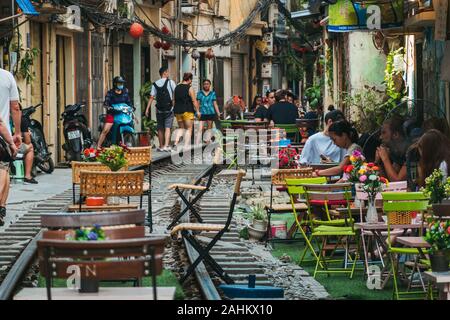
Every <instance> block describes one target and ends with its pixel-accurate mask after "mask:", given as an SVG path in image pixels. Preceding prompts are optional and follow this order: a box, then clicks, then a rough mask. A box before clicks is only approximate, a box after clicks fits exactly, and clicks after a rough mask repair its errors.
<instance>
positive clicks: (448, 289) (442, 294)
mask: <svg viewBox="0 0 450 320" xmlns="http://www.w3.org/2000/svg"><path fill="white" fill-rule="evenodd" d="M424 275H425V278H427V279H429V280H431V281H433V282H435V283H436V285H437V287H438V289H439V300H450V272H432V271H425V272H424Z"/></svg>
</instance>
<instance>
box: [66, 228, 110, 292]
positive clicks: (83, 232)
mask: <svg viewBox="0 0 450 320" xmlns="http://www.w3.org/2000/svg"><path fill="white" fill-rule="evenodd" d="M68 240H75V241H105V240H106V235H105V231H104V230H103V229H102V227H101V226H100V225H98V224H94V226H93V227H92V228H81V229H77V230H75V231H74V233H73V237H70V236H69V239H68ZM99 285H100V281H99V280H91V279H85V278H83V277H81V279H80V289H79V290H78V291H79V292H80V293H98V290H99Z"/></svg>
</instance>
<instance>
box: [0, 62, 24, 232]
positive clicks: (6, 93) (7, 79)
mask: <svg viewBox="0 0 450 320" xmlns="http://www.w3.org/2000/svg"><path fill="white" fill-rule="evenodd" d="M10 117H12V120H13V123H14V128H15V133H14V135H13V136H12V139H11V134H12V133H11V132H12V130H11V127H10V125H9V122H10ZM21 119H22V111H20V106H19V90H18V89H17V84H16V80H15V79H14V76H13V75H12V74H11V73H10V72H8V71H6V70H5V69H1V68H0V120H1V126H2V127H3V129H2V132H3V134H2V137H3V138H4V139H5V141H6V142H7V143H8V144H9V147H10V148H11V151H13V156H15V154H14V153H16V154H17V152H18V153H22V154H26V153H27V152H28V151H29V147H28V146H27V145H25V144H23V143H22V132H21V131H22V130H21V126H20V123H21ZM4 127H6V130H4ZM6 131H7V133H8V134H6ZM12 144H14V145H12ZM27 158H29V157H27ZM31 159H32V158H31ZM25 162H27V159H25ZM31 165H32V163H31ZM25 166H27V163H25ZM28 167H29V168H31V166H30V164H29V163H28ZM30 172H31V169H30ZM30 175H31V173H30ZM27 178H31V179H32V177H31V176H28V177H27V176H26V177H25V180H27ZM0 191H1V192H0V218H1V219H0V220H1V221H0V224H1V222H3V217H4V216H5V215H6V201H7V199H8V193H9V166H8V164H7V163H4V162H0Z"/></svg>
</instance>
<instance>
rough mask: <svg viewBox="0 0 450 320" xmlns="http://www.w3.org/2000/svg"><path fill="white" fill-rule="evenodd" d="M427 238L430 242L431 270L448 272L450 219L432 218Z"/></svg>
mask: <svg viewBox="0 0 450 320" xmlns="http://www.w3.org/2000/svg"><path fill="white" fill-rule="evenodd" d="M425 240H426V241H427V242H428V243H429V244H430V246H431V248H430V252H429V253H430V260H431V270H432V271H433V272H447V271H448V270H449V267H448V265H449V253H450V220H439V219H437V220H435V219H430V220H429V223H428V227H427V233H426V235H425Z"/></svg>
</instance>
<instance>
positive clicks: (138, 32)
mask: <svg viewBox="0 0 450 320" xmlns="http://www.w3.org/2000/svg"><path fill="white" fill-rule="evenodd" d="M143 34H144V28H143V27H142V25H141V24H140V23H137V22H135V23H133V24H132V25H131V27H130V36H132V37H133V38H134V39H139V38H140V37H141V36H142V35H143Z"/></svg>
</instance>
